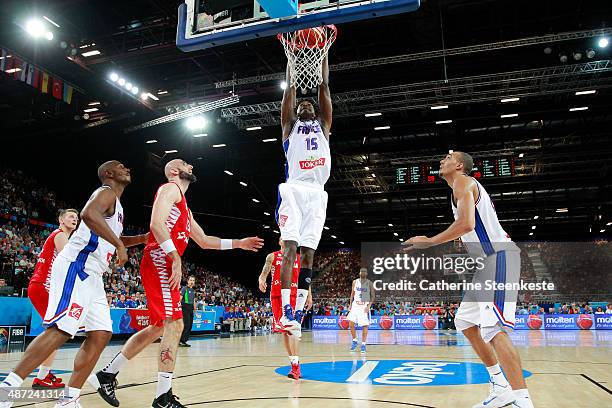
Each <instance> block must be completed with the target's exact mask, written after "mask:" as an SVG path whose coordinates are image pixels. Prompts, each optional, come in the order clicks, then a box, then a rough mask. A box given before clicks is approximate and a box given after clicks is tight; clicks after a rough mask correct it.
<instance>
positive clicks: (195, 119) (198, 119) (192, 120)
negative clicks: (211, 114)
mask: <svg viewBox="0 0 612 408" xmlns="http://www.w3.org/2000/svg"><path fill="white" fill-rule="evenodd" d="M186 124H187V128H189V129H191V130H196V129H202V128H203V127H204V126H206V119H205V118H204V116H191V117H189V118H187V123H186Z"/></svg>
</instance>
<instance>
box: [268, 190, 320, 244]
mask: <svg viewBox="0 0 612 408" xmlns="http://www.w3.org/2000/svg"><path fill="white" fill-rule="evenodd" d="M326 212H327V192H326V191H325V190H323V186H319V185H317V184H311V183H306V182H298V181H289V182H287V183H283V184H280V185H279V186H278V207H277V211H276V220H277V222H278V227H279V229H280V231H281V239H282V240H283V241H295V242H297V244H298V246H300V247H306V248H312V249H317V247H318V246H319V241H320V240H321V234H322V233H323V226H324V225H325V216H326Z"/></svg>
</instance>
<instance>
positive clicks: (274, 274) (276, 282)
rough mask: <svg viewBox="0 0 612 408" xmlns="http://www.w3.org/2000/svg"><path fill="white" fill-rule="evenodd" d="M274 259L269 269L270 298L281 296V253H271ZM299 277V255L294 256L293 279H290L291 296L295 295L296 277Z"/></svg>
mask: <svg viewBox="0 0 612 408" xmlns="http://www.w3.org/2000/svg"><path fill="white" fill-rule="evenodd" d="M273 255H274V259H273V260H272V266H271V267H270V276H271V282H272V283H271V285H270V297H279V296H280V295H281V289H282V285H281V278H280V273H281V264H282V263H283V252H282V251H276V252H274V253H273ZM299 276H300V254H297V255H296V256H295V262H294V263H293V277H292V279H291V295H294V292H295V294H297V286H298V277H299Z"/></svg>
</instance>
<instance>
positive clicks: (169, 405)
mask: <svg viewBox="0 0 612 408" xmlns="http://www.w3.org/2000/svg"><path fill="white" fill-rule="evenodd" d="M178 399H179V398H178V397H177V396H176V395H174V394H172V388H170V389H169V390H168V392H166V393H165V394H162V395H160V396H159V397H157V398H155V399H154V400H153V405H151V406H152V407H153V408H187V407H185V405H183V404H181V403H180V402H178Z"/></svg>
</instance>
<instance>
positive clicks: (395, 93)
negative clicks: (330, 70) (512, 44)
mask: <svg viewBox="0 0 612 408" xmlns="http://www.w3.org/2000/svg"><path fill="white" fill-rule="evenodd" d="M608 72H612V60H602V61H593V62H587V63H582V64H572V65H560V66H554V67H546V68H537V69H529V70H522V71H513V72H504V73H496V74H488V75H478V76H471V77H464V78H456V79H450V80H449V81H442V80H440V81H427V82H420V83H414V84H403V85H394V86H388V87H382V88H373V89H363V90H358V91H351V92H345V93H340V94H335V95H332V100H333V102H334V104H336V105H338V106H339V107H341V109H338V110H337V111H336V113H335V114H334V117H335V118H345V117H352V116H360V115H363V114H365V113H368V112H373V111H376V112H393V111H404V110H411V109H421V108H426V107H430V106H432V105H435V104H453V105H458V104H467V103H475V102H486V101H494V100H499V99H501V98H503V97H509V96H515V97H527V96H537V95H550V94H559V93H567V92H571V91H576V90H581V89H584V88H586V87H590V86H593V85H597V87H598V88H600V89H602V88H608V87H612V78H609V77H604V78H602V77H601V76H600V75H599V74H602V73H608ZM587 76H588V77H587ZM280 108H281V102H280V101H276V102H266V103H261V104H255V105H246V106H237V107H231V108H225V109H222V110H221V116H222V117H224V118H226V119H229V118H235V117H243V116H253V115H264V114H265V115H266V116H265V117H263V118H261V117H260V118H255V119H253V118H248V119H242V121H241V122H240V123H238V122H236V121H233V123H235V124H236V126H238V127H239V128H245V127H250V126H272V125H277V124H278V123H279V118H278V115H274V114H276V113H278V112H280Z"/></svg>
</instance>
